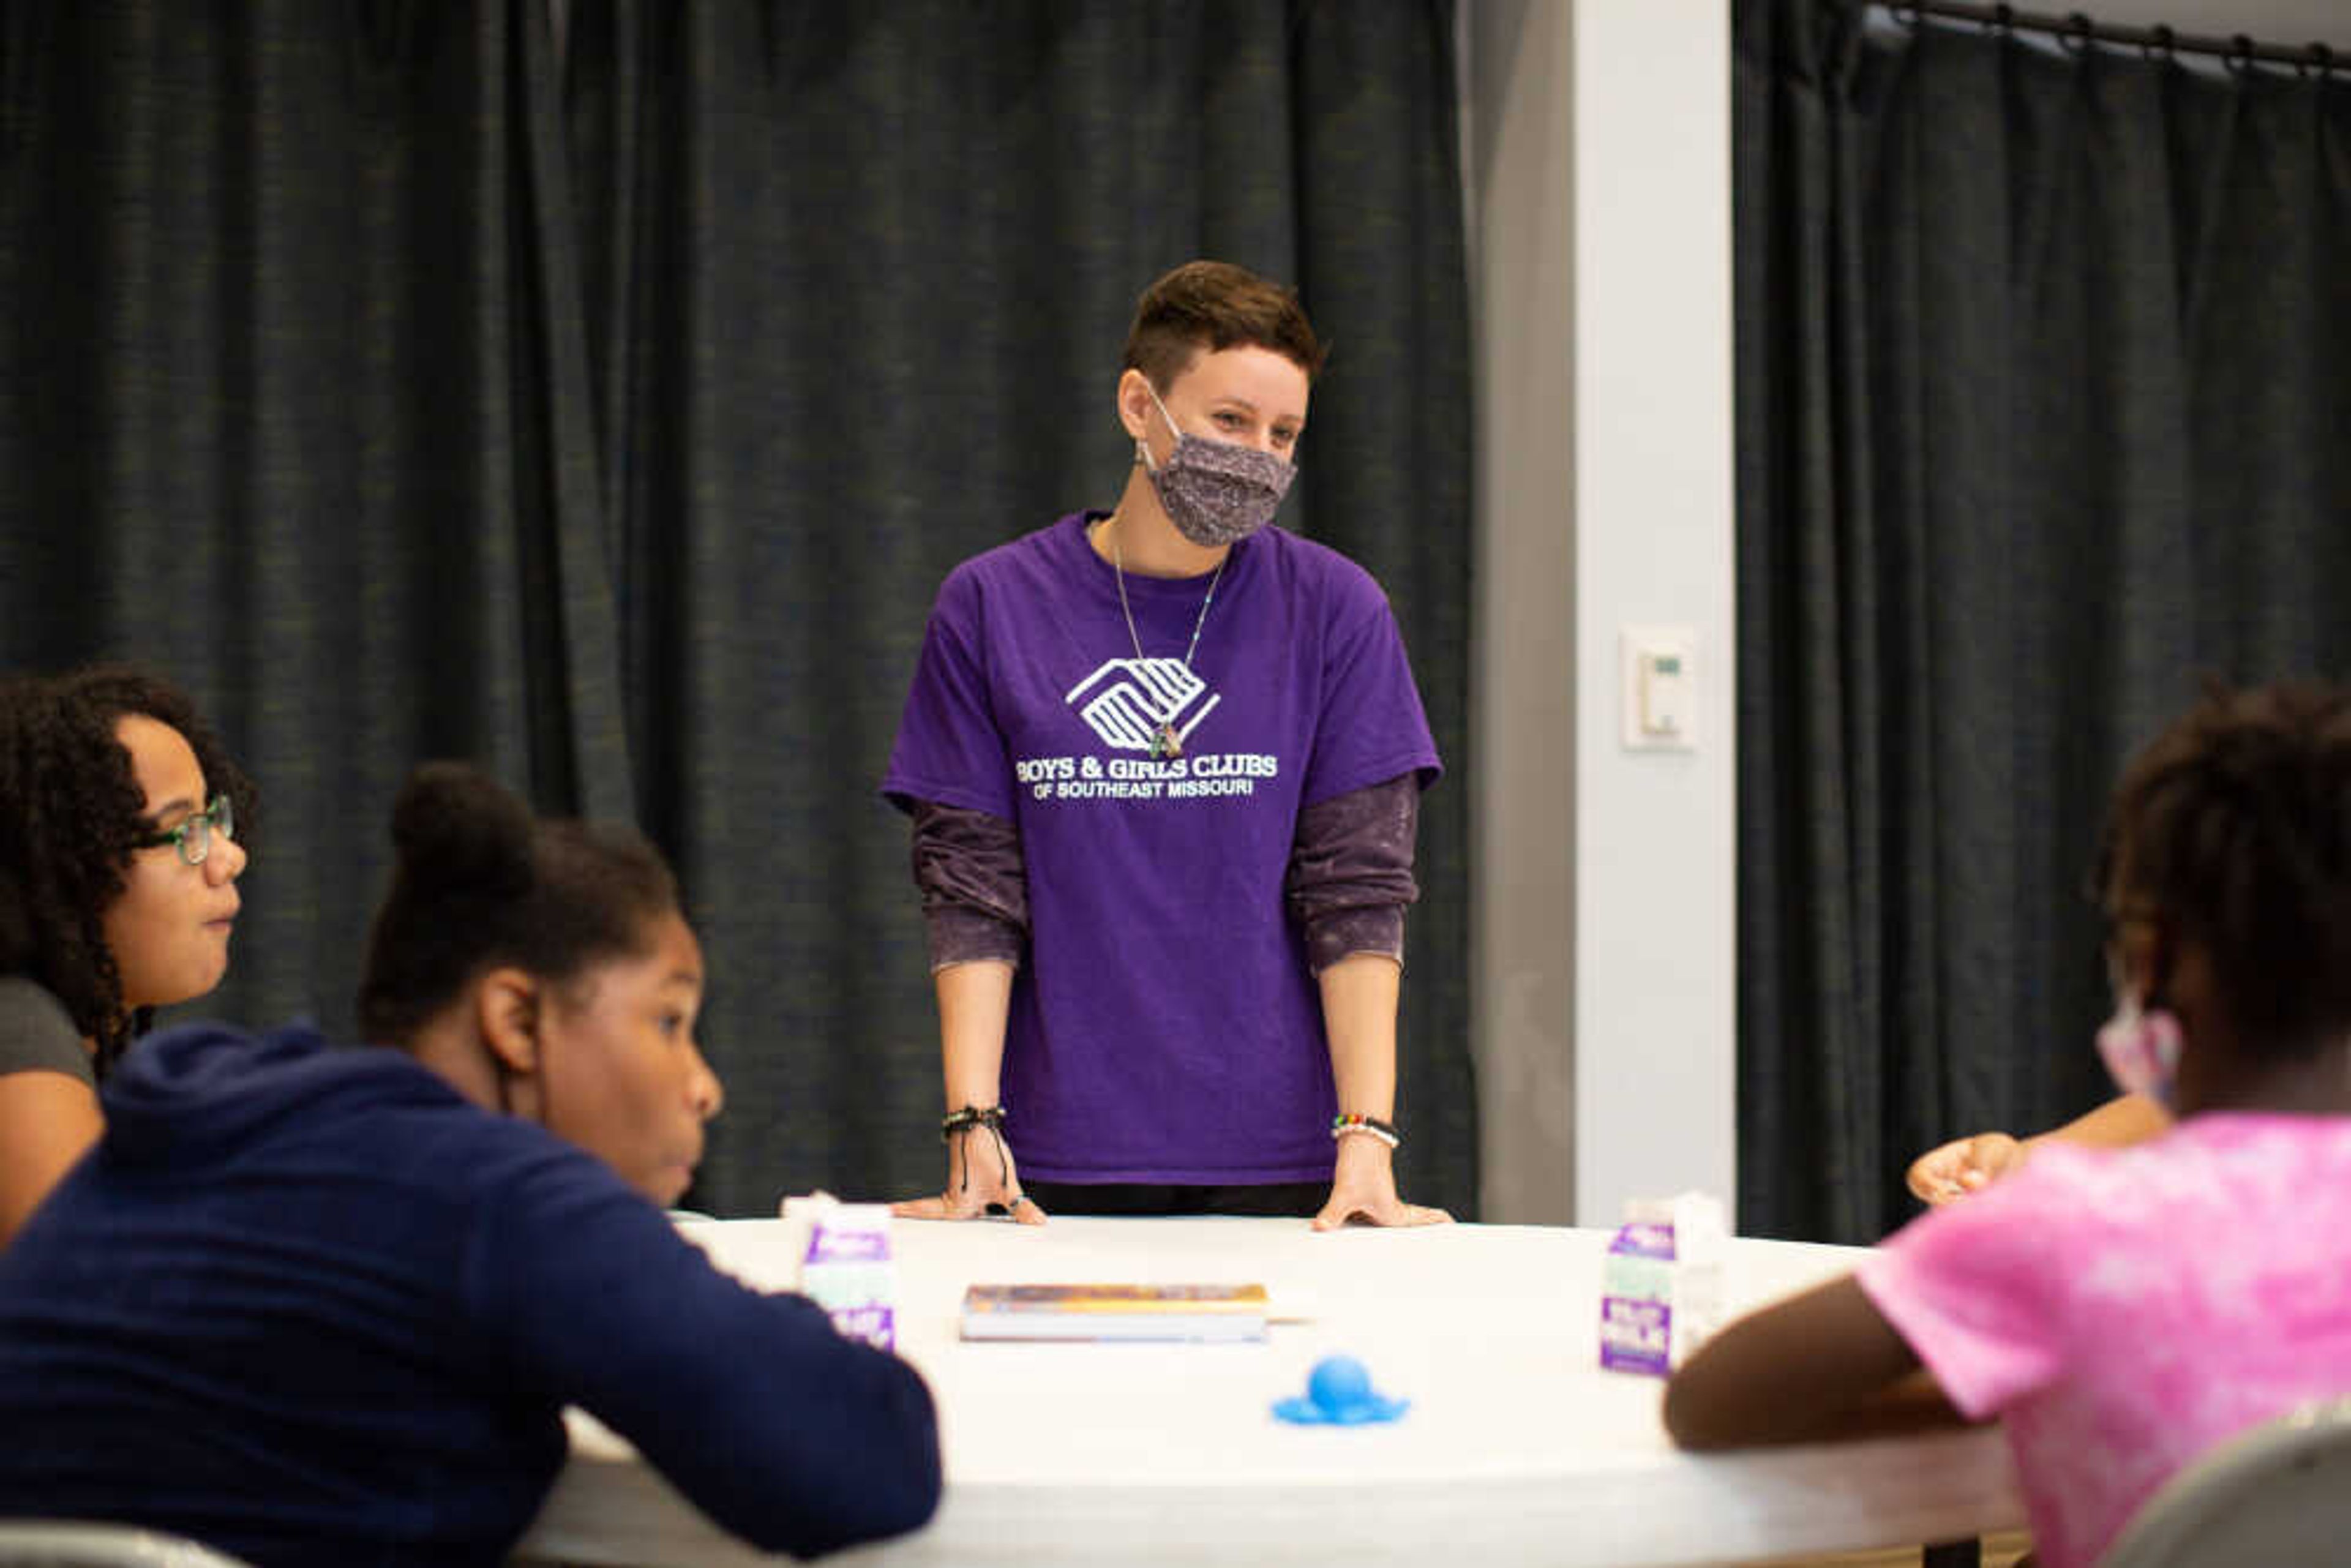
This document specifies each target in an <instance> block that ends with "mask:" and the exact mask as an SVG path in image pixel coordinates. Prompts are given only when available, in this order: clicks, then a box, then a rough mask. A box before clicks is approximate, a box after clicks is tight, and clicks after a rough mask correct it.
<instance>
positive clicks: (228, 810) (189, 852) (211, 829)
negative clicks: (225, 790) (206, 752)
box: [131, 795, 236, 865]
mask: <svg viewBox="0 0 2351 1568" xmlns="http://www.w3.org/2000/svg"><path fill="white" fill-rule="evenodd" d="M214 833H218V834H219V835H220V836H221V837H222V838H224V839H228V840H234V839H235V837H236V810H235V807H234V806H233V805H232V804H231V802H230V800H229V798H228V797H227V796H225V795H215V796H214V797H213V803H212V804H211V805H210V806H208V807H206V808H205V809H204V810H201V811H196V812H193V813H191V814H190V815H188V816H186V817H183V818H182V819H181V821H180V825H179V826H178V827H176V828H171V829H161V828H159V829H157V830H156V831H153V832H152V833H145V834H142V835H141V836H140V837H139V838H136V839H133V840H132V841H131V842H132V843H134V844H136V845H137V846H138V847H139V848H141V849H142V850H153V849H161V848H162V846H164V845H165V844H169V845H171V846H172V848H173V849H175V850H177V851H179V852H180V858H181V859H182V860H183V861H185V862H187V863H188V864H190V865H202V864H204V857H205V856H206V855H208V854H210V853H212V852H213V835H214Z"/></svg>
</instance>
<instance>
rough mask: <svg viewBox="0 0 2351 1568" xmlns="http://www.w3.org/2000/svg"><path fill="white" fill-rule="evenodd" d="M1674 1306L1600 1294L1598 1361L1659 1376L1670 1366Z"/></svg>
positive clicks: (1606, 1366)
mask: <svg viewBox="0 0 2351 1568" xmlns="http://www.w3.org/2000/svg"><path fill="white" fill-rule="evenodd" d="M1673 1329H1674V1309H1673V1308H1672V1307H1670V1306H1668V1305H1667V1304H1666V1303H1665V1302H1663V1301H1633V1300H1629V1299H1627V1298H1625V1297H1624V1296H1603V1297H1601V1298H1600V1364H1601V1366H1602V1367H1604V1369H1606V1370H1607V1371H1610V1372H1641V1373H1646V1374H1648V1375H1651V1376H1654V1377H1663V1376H1665V1375H1666V1374H1667V1373H1668V1372H1670V1371H1672V1370H1673V1343H1674V1336H1673Z"/></svg>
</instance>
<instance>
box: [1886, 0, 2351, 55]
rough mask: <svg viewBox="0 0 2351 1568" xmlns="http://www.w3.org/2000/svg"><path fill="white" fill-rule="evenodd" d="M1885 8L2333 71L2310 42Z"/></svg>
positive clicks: (1931, 3)
mask: <svg viewBox="0 0 2351 1568" xmlns="http://www.w3.org/2000/svg"><path fill="white" fill-rule="evenodd" d="M1886 10H1888V11H1890V12H1892V13H1893V14H1894V15H1895V16H1907V17H1911V18H1914V19H1915V18H1917V17H1918V16H1939V17H1943V18H1946V19H1948V20H1950V21H1955V22H1980V23H1982V24H1984V25H1985V26H1989V27H1991V28H1992V29H1994V30H1995V31H2001V32H2013V31H2017V30H2020V29H2021V30H2022V31H2025V32H2031V33H2051V34H2054V35H2055V36H2056V37H2058V38H2060V39H2066V38H2072V39H2074V40H2077V41H2079V42H2082V43H2101V44H2127V45H2132V46H2135V47H2138V48H2141V49H2145V50H2148V51H2152V52H2154V53H2158V54H2166V55H2217V56H2219V57H2220V58H2222V59H2224V60H2227V61H2229V62H2230V63H2231V64H2232V65H2249V64H2251V63H2252V62H2253V61H2255V60H2266V61H2269V62H2270V63H2272V64H2273V65H2281V66H2293V67H2294V68H2297V69H2309V68H2317V69H2319V70H2321V71H2325V70H2331V69H2333V68H2334V66H2335V51H2334V50H2333V49H2330V48H2328V47H2326V46H2325V44H2320V43H2313V44H2309V45H2305V46H2304V47H2301V48H2293V47H2287V46H2285V45H2283V44H2261V43H2255V42H2254V41H2253V40H2252V39H2251V38H2249V37H2246V36H2245V35H2244V34H2242V33H2239V34H2237V35H2235V36H2234V37H2227V38H2222V37H2210V36H2206V35H2199V34H2195V33H2176V32H2174V31H2172V30H2171V29H2170V28H2169V27H2164V26H2155V27H2121V26H2113V25H2112V24H2109V23H2105V22H2094V21H2092V20H2091V19H2090V18H2089V17H2088V16H2085V15H2084V14H2083V13H2081V12H2079V11H2074V12H2071V13H2068V14H2067V15H2065V16H2053V15H2050V14H2047V13H2043V12H2037V11H2020V10H2018V9H2017V8H2016V7H2015V6H2013V5H1967V4H1963V3H1962V0H1910V3H1909V4H1895V3H1893V0H1886Z"/></svg>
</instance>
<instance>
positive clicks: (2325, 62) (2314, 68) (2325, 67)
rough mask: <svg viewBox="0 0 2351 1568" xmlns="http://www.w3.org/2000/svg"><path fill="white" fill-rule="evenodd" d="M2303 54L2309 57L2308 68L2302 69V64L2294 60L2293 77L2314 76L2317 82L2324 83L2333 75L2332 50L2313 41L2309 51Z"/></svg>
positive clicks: (2333, 61)
mask: <svg viewBox="0 0 2351 1568" xmlns="http://www.w3.org/2000/svg"><path fill="white" fill-rule="evenodd" d="M2305 52H2306V53H2307V54H2308V55H2309V56H2310V64H2309V68H2304V65H2303V62H2302V61H2300V60H2296V61H2294V75H2296V76H2310V75H2316V76H2317V78H2318V79H2319V80H2321V81H2325V79H2326V78H2328V77H2331V76H2333V75H2334V74H2335V51H2334V50H2333V49H2330V48H2328V47H2326V46H2325V44H2322V43H2319V42H2317V41H2316V40H2313V41H2312V43H2311V46H2310V47H2309V49H2308V50H2307V51H2305Z"/></svg>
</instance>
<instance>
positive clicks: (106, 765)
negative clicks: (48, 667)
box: [0, 664, 258, 1076]
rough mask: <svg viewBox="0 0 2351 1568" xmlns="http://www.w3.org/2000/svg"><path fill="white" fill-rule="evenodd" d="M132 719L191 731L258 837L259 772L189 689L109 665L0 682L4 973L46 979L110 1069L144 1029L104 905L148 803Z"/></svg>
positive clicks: (207, 765)
mask: <svg viewBox="0 0 2351 1568" xmlns="http://www.w3.org/2000/svg"><path fill="white" fill-rule="evenodd" d="M131 714H143V715H145V716H147V717H149V718H152V719H154V720H156V721H157V722H158V723H161V724H167V725H169V726H171V727H172V728H173V729H175V730H178V731H179V732H180V734H181V735H182V736H183V737H185V739H186V740H187V743H188V746H189V747H190V748H191V749H192V750H193V751H194V752H195V754H196V764H197V766H198V767H200V768H203V769H204V782H205V785H206V787H207V788H209V789H211V790H212V791H213V792H214V793H215V794H220V795H226V796H227V797H228V798H229V799H230V800H231V801H233V802H234V803H235V808H234V809H235V812H236V821H237V838H238V840H239V841H240V842H244V843H246V844H248V845H249V844H250V843H251V841H252V834H251V831H250V824H251V823H252V822H253V821H254V820H255V818H256V815H257V814H258V813H257V811H256V806H257V804H258V802H257V801H256V799H255V796H254V789H253V784H252V781H251V780H250V779H246V776H245V774H244V772H243V771H242V770H241V769H240V768H238V767H237V766H236V764H235V762H234V761H232V760H231V759H230V758H229V756H228V753H227V752H226V751H225V750H224V749H223V748H222V747H221V744H220V742H219V740H218V739H217V738H216V737H214V734H213V732H212V730H211V729H210V728H209V727H206V725H205V724H204V720H203V719H202V718H201V717H199V716H198V715H197V713H196V709H195V705H194V704H193V703H192V702H190V701H189V700H188V697H187V695H186V694H185V693H183V692H182V691H181V690H180V689H179V688H178V687H176V686H174V685H172V684H171V683H170V682H169V681H166V680H164V679H162V677H161V676H159V675H154V674H149V673H147V672H145V671H142V670H138V669H133V668H131V667H128V666H124V665H116V664H101V665H92V666H89V667H87V668H83V669H79V670H74V671H70V672H68V673H67V674H59V675H14V676H9V677H7V678H5V679H0V975H21V976H24V977H27V978H30V979H32V980H35V981H37V982H38V983H39V984H41V985H42V986H44V987H46V988H47V989H48V990H49V991H50V992H51V993H52V994H54V995H55V996H56V997H57V999H58V1000H59V1001H61V1002H63V1003H64V1004H65V1008H66V1011H67V1012H68V1013H70V1014H71V1015H72V1016H73V1020H74V1024H75V1026H76V1027H77V1028H78V1029H79V1030H81V1031H82V1032H83V1033H84V1034H86V1035H88V1036H89V1037H90V1039H92V1040H95V1041H97V1042H98V1061H97V1064H96V1069H97V1071H98V1073H99V1075H100V1076H103V1075H104V1074H105V1073H106V1071H107V1070H108V1069H110V1067H112V1066H113V1064H114V1061H115V1060H116V1058H118V1057H120V1055H121V1054H122V1051H123V1049H124V1047H126V1046H127V1045H129V1043H130V1042H131V1037H132V1036H133V1035H135V1034H136V1033H138V1032H139V1030H141V1029H143V1028H144V1027H145V1026H146V1021H147V1020H146V1016H145V1010H144V1009H138V1010H137V1011H135V1012H134V1010H133V1009H130V1008H127V1007H126V1006H125V1005H124V1003H123V996H122V973H121V970H120V968H119V967H117V966H116V964H115V960H114V955H113V954H112V953H111V952H110V951H109V950H108V948H107V946H106V935H105V915H106V911H107V909H108V908H109V907H110V905H111V904H113V903H114V901H115V900H116V899H117V898H119V897H120V896H121V894H122V890H123V888H124V887H125V886H126V885H127V883H126V882H125V878H124V873H126V872H128V871H129V869H130V866H131V852H132V850H134V849H135V848H136V847H137V844H138V839H139V836H140V835H141V833H143V832H145V831H148V829H149V824H148V823H147V822H146V821H145V820H144V812H145V810H146V806H147V801H146V797H145V795H144V794H143V793H142V792H141V789H140V788H139V780H138V778H137V776H136V775H135V774H134V773H133V772H132V771H131V753H130V752H129V751H128V750H126V749H125V748H124V747H123V745H122V743H121V742H120V740H118V739H116V738H115V728H116V727H117V725H118V724H120V721H121V720H122V718H123V717H124V716H127V715H131Z"/></svg>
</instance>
